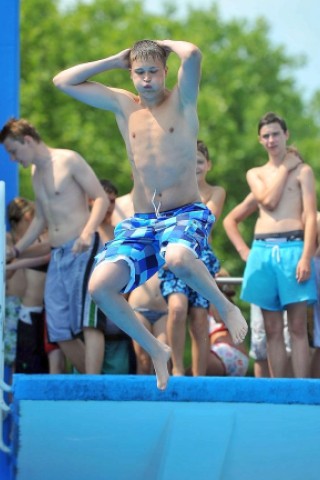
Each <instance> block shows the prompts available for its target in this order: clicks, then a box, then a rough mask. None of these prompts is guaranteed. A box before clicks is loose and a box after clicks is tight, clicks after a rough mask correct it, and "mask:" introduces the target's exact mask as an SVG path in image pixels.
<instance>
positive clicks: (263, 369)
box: [253, 359, 270, 378]
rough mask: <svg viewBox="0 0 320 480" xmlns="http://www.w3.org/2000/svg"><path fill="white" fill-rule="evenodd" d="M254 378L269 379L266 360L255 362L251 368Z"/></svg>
mask: <svg viewBox="0 0 320 480" xmlns="http://www.w3.org/2000/svg"><path fill="white" fill-rule="evenodd" d="M253 372H254V376H255V377H256V378H269V377H270V372H269V365H268V360H267V359H265V360H255V361H254V366H253Z"/></svg>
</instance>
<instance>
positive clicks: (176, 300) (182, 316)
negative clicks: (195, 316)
mask: <svg viewBox="0 0 320 480" xmlns="http://www.w3.org/2000/svg"><path fill="white" fill-rule="evenodd" d="M187 315H188V298H187V297H186V296H185V295H183V294H182V293H172V294H171V295H169V298H168V320H167V335H168V343H169V345H170V347H171V361H172V375H173V376H175V377H180V376H182V375H184V374H185V370H184V361H183V358H184V349H185V343H186V323H187Z"/></svg>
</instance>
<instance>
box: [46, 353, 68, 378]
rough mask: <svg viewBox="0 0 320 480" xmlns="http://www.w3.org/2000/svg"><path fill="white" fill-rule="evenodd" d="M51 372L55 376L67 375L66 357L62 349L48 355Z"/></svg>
mask: <svg viewBox="0 0 320 480" xmlns="http://www.w3.org/2000/svg"><path fill="white" fill-rule="evenodd" d="M48 360H49V372H50V373H51V374H53V375H56V374H60V373H65V371H66V357H65V356H64V354H63V352H62V350H61V348H55V349H54V350H51V352H49V353H48Z"/></svg>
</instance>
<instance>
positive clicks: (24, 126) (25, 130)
mask: <svg viewBox="0 0 320 480" xmlns="http://www.w3.org/2000/svg"><path fill="white" fill-rule="evenodd" d="M26 135H29V136H30V137H32V138H33V139H34V140H35V141H36V142H38V143H40V142H41V137H40V135H39V133H38V132H37V130H36V129H35V127H34V126H33V125H31V123H29V122H28V121H27V120H25V119H24V118H20V119H17V118H10V120H8V121H7V123H6V124H5V125H4V127H3V128H2V130H1V131H0V143H3V142H4V141H5V140H6V139H7V138H8V137H10V138H12V139H13V140H18V141H19V142H21V143H23V142H24V137H25V136H26Z"/></svg>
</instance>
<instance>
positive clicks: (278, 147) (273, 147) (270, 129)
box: [259, 122, 289, 156]
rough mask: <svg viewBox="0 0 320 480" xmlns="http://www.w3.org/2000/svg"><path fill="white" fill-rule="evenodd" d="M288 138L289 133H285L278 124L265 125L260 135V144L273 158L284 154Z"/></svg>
mask: <svg viewBox="0 0 320 480" xmlns="http://www.w3.org/2000/svg"><path fill="white" fill-rule="evenodd" d="M288 138H289V133H288V132H284V131H283V130H282V128H281V125H280V124H279V123H278V122H274V123H269V124H268V125H264V126H263V127H262V128H261V130H260V133H259V142H260V143H261V145H262V146H263V147H264V149H265V150H266V151H267V152H268V153H269V154H270V155H272V156H277V155H283V154H284V152H285V151H286V145H287V140H288Z"/></svg>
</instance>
